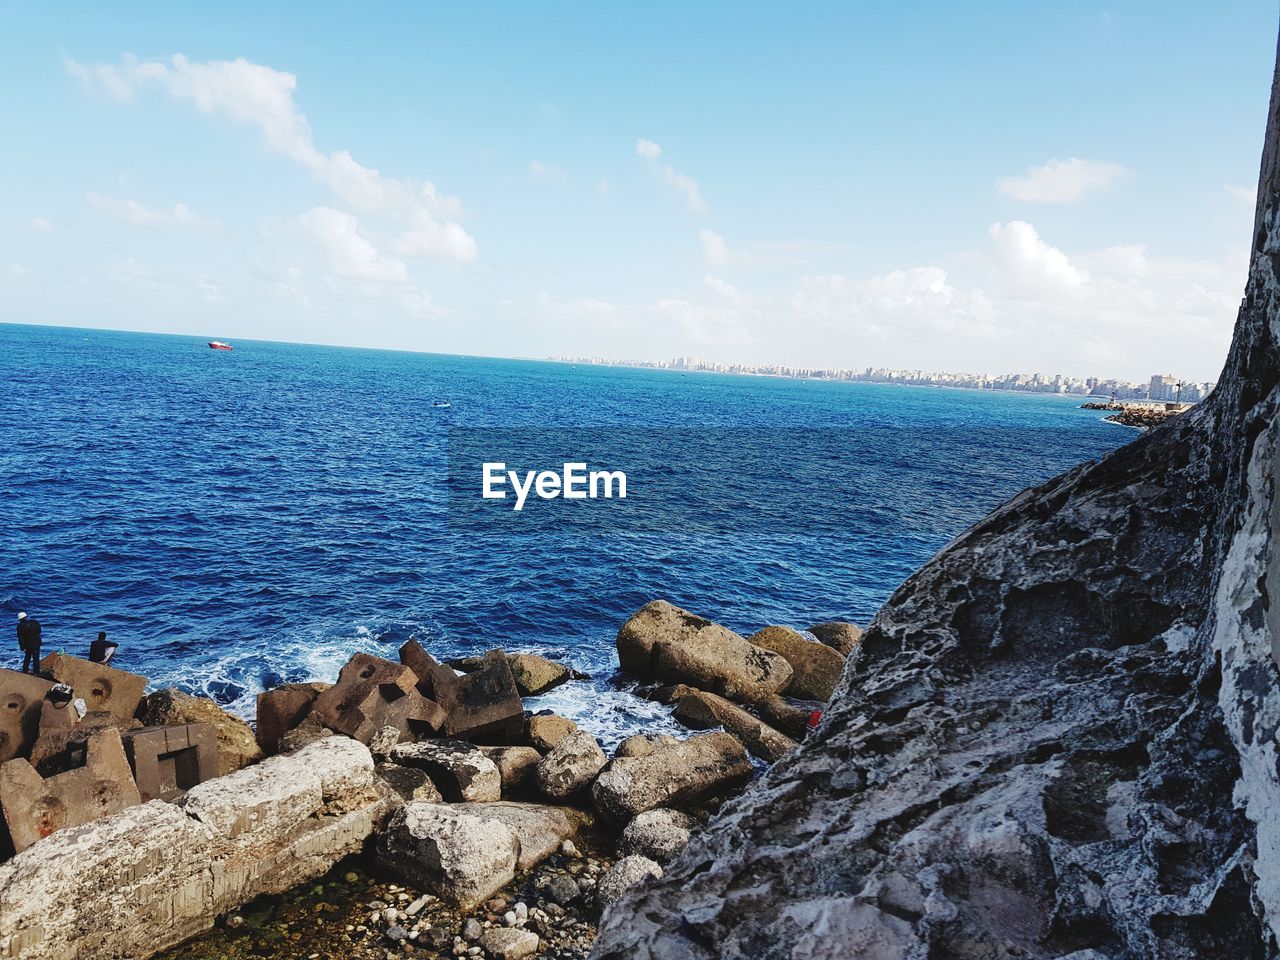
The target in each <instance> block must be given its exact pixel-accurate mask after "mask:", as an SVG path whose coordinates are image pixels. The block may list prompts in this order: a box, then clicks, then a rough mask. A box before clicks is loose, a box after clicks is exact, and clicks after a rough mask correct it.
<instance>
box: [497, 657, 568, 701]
mask: <svg viewBox="0 0 1280 960" xmlns="http://www.w3.org/2000/svg"><path fill="white" fill-rule="evenodd" d="M507 666H509V667H510V668H511V675H512V676H513V677H515V679H516V689H518V690H519V691H520V695H521V696H525V697H536V696H538V695H539V694H541V693H546V692H547V691H548V690H550V689H551V688H552V687H558V686H559V685H560V684H562V683H564V682H565V681H566V680H568V679H569V677H570V675H571V674H570V671H569V668H568V667H566V666H565V665H564V664H562V663H556V662H555V661H554V660H548V659H547V658H546V657H540V656H538V654H536V653H511V654H508V655H507Z"/></svg>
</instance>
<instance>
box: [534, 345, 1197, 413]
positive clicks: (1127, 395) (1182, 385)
mask: <svg viewBox="0 0 1280 960" xmlns="http://www.w3.org/2000/svg"><path fill="white" fill-rule="evenodd" d="M546 359H547V360H548V361H550V362H552V363H578V364H587V365H591V366H607V367H635V368H639V369H650V370H683V371H690V372H695V373H724V374H734V375H742V376H756V377H785V378H790V379H796V380H845V381H857V382H864V383H902V384H910V385H913V386H943V387H957V388H960V389H968V390H1013V391H1020V392H1026V393H1057V394H1062V395H1067V396H1082V397H1083V396H1094V397H1111V396H1114V397H1115V398H1117V399H1119V400H1164V401H1179V400H1180V401H1183V402H1187V403H1196V402H1198V401H1200V400H1203V399H1204V398H1205V397H1206V396H1208V394H1209V393H1210V392H1211V391H1212V390H1213V388H1214V386H1215V385H1216V383H1215V381H1212V380H1201V381H1197V380H1192V379H1189V378H1188V379H1184V378H1180V377H1175V376H1173V375H1172V374H1160V373H1155V374H1152V375H1151V377H1150V378H1148V379H1147V380H1141V381H1139V380H1119V379H1115V378H1103V377H1074V376H1069V375H1066V374H1061V373H1055V374H1051V375H1046V374H1042V373H1030V374H1028V373H1001V374H990V373H948V372H937V371H929V370H912V369H890V368H887V367H863V368H847V369H846V368H829V367H792V366H787V365H783V364H741V363H720V362H716V361H710V360H700V359H698V358H697V357H691V356H683V357H673V358H671V359H670V360H628V359H622V358H612V357H575V356H551V357H547V358H546Z"/></svg>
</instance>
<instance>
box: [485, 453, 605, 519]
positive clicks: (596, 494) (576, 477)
mask: <svg viewBox="0 0 1280 960" xmlns="http://www.w3.org/2000/svg"><path fill="white" fill-rule="evenodd" d="M483 471H484V473H483V476H484V485H483V488H482V489H483V496H484V499H486V500H504V499H506V496H507V491H506V489H504V488H505V487H507V486H508V485H509V486H510V487H511V489H512V491H513V492H514V493H515V500H516V502H515V506H513V507H512V509H513V510H523V509H524V504H525V501H526V500H527V499H528V498H529V494H530V492H533V493H534V494H536V495H537V496H538V498H539V499H540V500H554V499H556V498H557V497H563V498H564V499H566V500H587V499H591V500H596V499H600V498H604V499H606V500H612V499H614V498H615V497H616V498H618V499H619V500H625V499H626V498H627V475H626V474H625V473H624V472H623V471H621V470H588V469H587V465H586V464H585V463H579V462H574V463H566V464H564V465H563V468H562V469H561V470H560V471H559V472H557V471H555V470H526V471H525V473H524V479H523V482H522V481H521V477H520V473H519V471H517V470H508V469H507V465H506V464H505V463H485V464H484V465H483Z"/></svg>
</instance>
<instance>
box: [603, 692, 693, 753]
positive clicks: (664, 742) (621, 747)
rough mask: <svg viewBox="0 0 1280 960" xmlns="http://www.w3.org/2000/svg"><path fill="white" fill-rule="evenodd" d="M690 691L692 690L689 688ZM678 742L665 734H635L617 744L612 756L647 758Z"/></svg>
mask: <svg viewBox="0 0 1280 960" xmlns="http://www.w3.org/2000/svg"><path fill="white" fill-rule="evenodd" d="M690 689H693V688H692V687H690ZM679 742H680V741H679V740H677V739H676V738H675V737H672V736H668V735H667V734H665V733H637V734H635V735H634V736H630V737H627V739H625V740H623V741H622V742H621V743H620V744H618V749H617V750H615V751H614V753H613V755H614V756H615V757H647V756H649V754H651V753H653V752H654V751H655V750H658V749H660V748H661V747H665V746H671V745H672V744H674V743H679Z"/></svg>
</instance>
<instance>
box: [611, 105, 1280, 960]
mask: <svg viewBox="0 0 1280 960" xmlns="http://www.w3.org/2000/svg"><path fill="white" fill-rule="evenodd" d="M1278 343H1280V88H1278V87H1277V86H1275V85H1273V92H1272V102H1271V107H1270V115H1269V118H1268V125H1267V133H1266V145H1265V148H1264V153H1263V162H1262V175H1261V181H1260V187H1259V200H1258V209H1257V216H1256V223H1255V236H1254V250H1253V256H1252V261H1251V265H1250V271H1249V277H1248V285H1247V287H1246V291H1245V297H1244V300H1243V302H1242V305H1241V308H1240V313H1239V316H1238V320H1237V326H1236V333H1235V339H1234V342H1233V345H1232V348H1231V353H1230V355H1229V357H1228V360H1227V363H1226V367H1225V369H1224V371H1223V375H1222V377H1221V379H1220V381H1219V386H1218V388H1217V390H1216V391H1215V392H1214V394H1213V396H1212V397H1211V398H1209V400H1207V401H1206V402H1204V403H1202V404H1200V405H1199V406H1198V407H1197V409H1196V410H1194V411H1193V412H1191V413H1189V414H1186V415H1183V416H1180V417H1178V418H1176V419H1174V420H1173V421H1171V422H1169V423H1167V424H1166V425H1164V426H1163V427H1161V428H1158V429H1156V430H1153V431H1152V432H1150V433H1149V434H1146V435H1144V436H1143V437H1141V438H1139V439H1138V440H1136V441H1135V442H1133V443H1132V444H1130V445H1128V446H1126V447H1124V448H1122V449H1121V450H1118V451H1116V452H1115V453H1113V454H1112V455H1110V456H1108V457H1107V458H1105V459H1103V460H1102V461H1100V462H1099V463H1096V464H1087V465H1084V466H1081V467H1079V468H1077V469H1076V470H1073V471H1071V472H1070V473H1068V474H1066V475H1064V476H1062V477H1059V478H1058V479H1056V480H1054V481H1051V482H1050V483H1048V484H1045V485H1044V486H1042V487H1040V488H1037V489H1034V490H1029V491H1027V492H1025V493H1023V494H1021V495H1019V496H1018V497H1016V498H1014V499H1013V500H1012V501H1010V502H1009V503H1008V504H1006V505H1005V506H1003V507H1001V508H1000V509H998V510H997V511H996V512H995V513H993V514H992V515H991V516H989V517H988V518H987V519H985V520H984V521H982V522H981V523H980V524H978V525H977V526H976V527H975V528H973V529H972V530H970V531H969V532H968V533H966V534H965V535H964V536H962V537H960V538H959V539H958V540H956V541H955V542H954V543H952V544H951V545H950V546H948V547H947V548H946V549H945V550H943V551H942V552H941V553H940V554H939V555H938V556H937V557H935V558H934V559H933V560H932V561H930V562H929V563H928V564H927V565H926V566H925V567H924V568H922V569H921V570H920V571H919V572H918V573H916V574H915V575H914V576H913V577H912V578H911V579H910V580H908V581H907V582H906V583H905V584H903V586H902V587H901V588H900V589H899V590H898V591H897V592H896V593H895V594H894V595H893V597H892V598H891V599H890V600H889V602H888V603H887V604H886V605H885V607H884V608H883V609H882V610H881V611H880V613H879V615H878V616H877V618H876V620H875V622H874V623H873V624H872V626H871V628H870V629H869V631H868V632H867V634H866V636H865V637H864V638H863V641H862V643H861V646H860V649H859V650H858V651H857V652H856V653H855V654H854V655H853V656H851V657H850V658H849V661H848V664H847V667H846V670H845V674H844V676H843V678H842V680H841V683H840V686H839V687H838V689H837V690H836V693H835V696H834V698H833V700H832V703H831V706H830V708H829V710H828V712H827V714H826V716H825V718H824V721H823V724H822V726H821V727H820V729H819V730H818V731H817V734H816V736H814V737H812V738H811V739H810V740H809V741H808V742H807V743H805V744H804V745H803V747H802V748H801V749H799V750H797V751H795V752H793V753H792V754H791V755H789V756H788V757H787V758H785V759H783V760H782V761H781V762H779V763H778V764H777V765H776V766H775V767H774V768H773V769H772V770H771V771H770V772H769V774H768V775H767V776H766V777H765V778H764V779H763V780H762V781H760V782H759V783H758V784H756V785H755V786H754V787H753V788H752V789H751V790H749V791H748V792H747V793H746V794H745V795H744V796H742V797H741V798H739V799H738V800H737V801H734V802H732V803H730V804H728V805H727V806H726V807H725V808H724V809H723V810H722V812H721V814H720V815H719V816H718V817H717V818H716V819H715V820H714V821H713V822H712V824H711V825H710V826H709V828H708V829H707V830H705V831H703V832H701V833H699V834H696V835H695V837H694V839H693V840H692V841H691V843H690V844H689V846H688V847H687V848H686V850H685V852H684V853H683V854H682V855H681V856H680V857H679V858H678V859H677V860H676V861H675V862H674V863H673V864H672V865H671V866H670V867H669V868H668V869H667V872H666V874H665V875H664V877H663V878H662V879H661V880H659V881H657V882H655V883H653V884H651V885H648V886H647V887H645V888H643V889H641V890H638V891H635V892H632V893H630V894H628V895H627V896H625V897H624V898H623V899H622V900H621V901H619V902H618V903H617V904H616V905H615V906H614V907H613V908H612V910H611V911H610V912H609V913H608V914H607V915H606V917H605V919H604V921H603V923H602V926H601V934H600V939H599V941H598V943H597V946H596V950H595V952H594V954H593V956H595V957H597V958H611V960H612V958H624V957H625V958H628V960H643V958H671V960H675V958H707V957H730V958H743V960H747V958H750V960H765V958H774V957H790V958H826V957H830V958H836V957H840V958H844V957H859V958H919V960H925V958H928V960H957V958H974V960H978V958H982V960H997V958H1006V957H1008V958H1012V957H1020V958H1051V957H1058V958H1065V957H1071V958H1072V960H1105V958H1112V957H1114V958H1121V957H1124V958H1130V957H1131V958H1139V957H1141V958H1187V960H1191V958H1218V957H1221V958H1231V960H1246V958H1274V957H1276V956H1277V955H1280V954H1278V951H1277V934H1278V933H1280V776H1278V770H1280V767H1278V760H1280V758H1278V757H1277V739H1276V734H1277V730H1280V672H1278V670H1277V662H1278V659H1280V606H1278V605H1277V603H1276V602H1275V601H1274V600H1273V599H1272V598H1274V597H1275V596H1276V591H1280V546H1278V545H1277V540H1276V535H1275V530H1276V523H1277V519H1280V505H1278V502H1277V497H1276V492H1275V484H1276V472H1277V471H1276V462H1277V454H1278V450H1280V425H1278V423H1277V407H1278V403H1280V401H1278V397H1277V394H1278V388H1277V382H1278V381H1280V352H1278V350H1277V344H1278Z"/></svg>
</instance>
